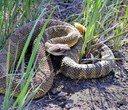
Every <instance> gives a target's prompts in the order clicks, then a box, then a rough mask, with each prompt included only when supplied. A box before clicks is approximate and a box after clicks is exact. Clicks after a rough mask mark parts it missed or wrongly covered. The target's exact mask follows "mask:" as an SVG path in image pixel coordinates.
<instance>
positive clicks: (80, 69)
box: [0, 19, 114, 98]
mask: <svg viewBox="0 0 128 110" xmlns="http://www.w3.org/2000/svg"><path fill="white" fill-rule="evenodd" d="M45 21H46V20H44V19H42V20H39V21H38V23H37V25H36V28H35V30H34V33H33V36H32V39H31V42H33V41H34V40H35V39H36V38H37V36H38V34H39V33H40V31H41V29H42V27H43V25H44V23H45ZM34 24H35V21H31V22H29V23H26V24H24V25H23V26H21V27H19V28H17V29H15V31H14V32H13V33H12V34H11V35H10V37H9V38H8V39H7V41H6V43H5V45H4V47H3V49H2V51H1V53H0V93H2V94H5V91H6V86H7V85H6V77H7V76H6V72H7V69H6V61H7V60H6V59H7V53H8V46H9V45H10V50H11V51H10V62H9V70H10V69H11V65H13V63H14V61H15V60H18V59H19V57H20V55H21V52H22V50H23V47H24V45H25V42H26V40H27V38H28V35H29V33H30V31H31V29H32V27H33V26H34ZM46 41H47V42H46ZM34 42H36V40H35V41H34ZM58 44H60V47H61V46H64V48H66V47H67V44H68V46H69V48H68V47H67V50H68V51H66V54H65V55H64V57H63V59H62V63H61V68H60V71H61V73H63V74H64V75H66V76H68V77H70V78H72V79H90V78H99V77H101V76H105V75H107V74H108V73H109V72H110V71H111V70H112V68H113V66H114V61H113V60H111V61H110V60H109V61H108V60H105V61H100V62H97V63H95V64H78V62H79V56H80V50H81V48H82V44H83V40H82V38H81V34H80V32H79V31H78V30H77V29H76V28H75V27H73V26H72V25H70V24H68V23H66V22H62V21H59V20H50V21H49V22H48V24H47V27H46V29H45V33H44V35H43V37H42V40H41V42H40V44H39V47H38V50H37V56H38V59H37V66H38V71H36V74H35V76H34V77H33V78H32V80H31V82H30V85H29V89H31V88H33V87H38V86H39V89H38V92H37V93H36V94H35V97H34V98H40V97H42V96H43V95H45V94H46V93H47V92H48V90H49V89H50V88H51V86H52V83H53V79H54V76H55V74H54V72H53V71H54V69H53V65H52V63H51V60H50V58H48V59H47V60H46V61H44V62H43V63H42V58H43V57H46V55H47V53H46V52H45V49H46V51H48V52H49V53H51V54H52V53H57V51H62V52H63V49H62V50H61V48H59V49H58V48H57V49H55V50H56V51H55V52H54V51H51V50H52V49H53V48H56V47H57V46H58ZM17 45H18V52H17V57H16V59H15V54H16V48H17ZM44 45H45V46H44ZM44 48H45V49H44ZM70 48H71V49H70ZM101 49H102V52H101V55H102V58H114V55H113V53H112V51H111V50H110V48H108V47H107V46H106V45H105V44H103V45H102V46H101ZM69 50H70V51H69ZM61 54H62V53H59V55H61ZM55 55H56V54H55ZM20 79H21V76H20V75H17V74H15V77H14V80H13V82H12V83H13V85H12V90H14V88H15V87H16V86H17V84H18V82H19V81H20ZM20 91H21V90H20V86H18V87H17V89H16V92H15V94H13V95H14V96H15V97H17V96H18V94H19V93H20Z"/></svg>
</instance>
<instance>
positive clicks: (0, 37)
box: [0, 0, 51, 110]
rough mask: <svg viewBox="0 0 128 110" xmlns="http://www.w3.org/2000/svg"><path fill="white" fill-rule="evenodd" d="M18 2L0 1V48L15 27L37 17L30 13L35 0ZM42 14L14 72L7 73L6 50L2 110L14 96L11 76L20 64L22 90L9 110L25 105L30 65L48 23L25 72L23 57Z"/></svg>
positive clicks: (7, 106)
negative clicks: (4, 89)
mask: <svg viewBox="0 0 128 110" xmlns="http://www.w3.org/2000/svg"><path fill="white" fill-rule="evenodd" d="M20 1H21V0H20ZM20 1H19V0H12V1H10V0H7V1H2V0H1V1H0V3H1V4H0V5H1V6H0V26H1V27H0V44H1V45H0V46H2V45H3V43H4V42H5V40H6V38H8V37H9V35H10V33H11V32H13V31H14V28H15V27H16V26H17V25H21V24H23V23H24V22H26V21H27V20H31V19H34V18H35V17H37V15H38V13H35V12H33V11H32V12H31V10H34V8H36V0H34V1H32V0H26V1H24V0H23V2H22V3H23V4H20V5H19V3H20ZM42 2H43V1H42ZM44 10H45V9H44ZM43 14H44V11H42V12H41V14H40V16H39V17H38V19H37V21H36V23H35V25H34V27H33V29H32V31H31V32H30V34H29V36H28V39H27V41H26V44H25V46H24V49H23V51H22V54H21V56H20V59H19V61H18V64H17V67H16V70H15V71H14V67H13V68H12V70H11V71H10V72H9V59H10V46H9V48H8V55H7V70H8V71H7V73H6V82H7V83H6V87H7V88H6V93H5V98H4V102H3V104H2V110H7V109H9V107H10V106H11V105H10V104H11V103H12V98H13V97H11V94H15V92H16V91H15V90H16V89H15V90H14V91H13V93H11V92H12V89H11V87H12V82H13V79H14V78H15V76H14V75H13V74H15V73H16V71H17V70H18V68H19V66H20V65H21V63H22V73H23V76H22V78H21V81H20V82H19V85H22V90H21V93H20V94H19V96H18V97H17V99H16V101H15V102H14V103H13V105H12V108H10V109H11V110H13V109H14V108H15V107H16V106H17V109H18V110H21V109H23V106H24V104H26V103H25V101H26V93H27V90H28V86H29V83H30V80H31V79H32V77H33V75H34V71H33V68H34V67H32V64H33V61H34V58H35V54H36V50H37V47H38V45H39V42H40V39H41V37H42V35H43V32H44V29H45V27H46V25H47V23H48V21H47V22H46V23H45V24H44V27H43V28H42V30H41V33H40V34H39V37H38V39H37V43H36V44H35V47H34V49H33V52H32V55H31V57H30V61H29V64H28V67H27V70H26V71H24V67H23V66H24V56H25V53H26V50H27V47H28V44H29V42H30V39H31V36H32V34H33V32H34V29H35V26H36V24H37V22H38V20H39V19H40V18H41V17H42V15H43ZM50 17H51V15H50V16H49V18H50ZM49 18H48V20H49ZM15 57H16V56H15ZM14 62H15V61H14ZM24 72H25V74H24ZM10 76H11V78H10ZM24 77H26V83H25V84H24V81H22V80H23V79H24ZM23 85H24V86H23ZM17 86H18V85H17ZM37 89H38V88H37ZM37 89H36V91H37ZM36 91H35V92H36ZM34 94H35V93H34ZM32 95H33V94H32ZM33 97H34V95H33ZM31 99H32V98H31ZM31 99H30V100H31ZM30 100H29V101H30ZM29 101H28V102H29Z"/></svg>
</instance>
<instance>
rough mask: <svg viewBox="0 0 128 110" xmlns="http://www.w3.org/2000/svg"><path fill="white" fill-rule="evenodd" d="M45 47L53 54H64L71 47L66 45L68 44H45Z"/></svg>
mask: <svg viewBox="0 0 128 110" xmlns="http://www.w3.org/2000/svg"><path fill="white" fill-rule="evenodd" d="M45 47H46V51H47V52H48V53H50V54H52V55H55V56H59V55H66V54H67V51H69V50H70V49H71V48H70V47H69V46H68V44H51V45H47V44H45Z"/></svg>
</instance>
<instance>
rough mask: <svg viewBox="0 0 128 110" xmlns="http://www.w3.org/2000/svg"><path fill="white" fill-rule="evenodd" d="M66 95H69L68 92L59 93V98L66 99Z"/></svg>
mask: <svg viewBox="0 0 128 110" xmlns="http://www.w3.org/2000/svg"><path fill="white" fill-rule="evenodd" d="M66 95H67V93H66V92H60V93H58V96H59V97H64V96H66Z"/></svg>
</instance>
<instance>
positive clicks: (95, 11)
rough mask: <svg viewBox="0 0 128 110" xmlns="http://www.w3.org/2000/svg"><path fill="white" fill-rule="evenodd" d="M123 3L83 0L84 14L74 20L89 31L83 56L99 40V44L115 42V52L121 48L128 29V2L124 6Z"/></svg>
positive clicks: (121, 1)
mask: <svg viewBox="0 0 128 110" xmlns="http://www.w3.org/2000/svg"><path fill="white" fill-rule="evenodd" d="M123 2H124V1H123V0H112V1H109V0H83V6H82V13H80V16H79V19H78V18H76V19H75V20H74V21H75V22H80V23H81V24H83V25H84V26H85V27H86V29H87V30H86V32H85V35H84V44H83V47H82V51H81V56H82V55H83V54H84V53H85V51H87V50H88V49H89V48H90V47H92V45H93V44H92V42H93V41H94V40H95V39H97V38H99V40H100V41H99V42H107V41H110V40H111V41H113V49H114V50H118V49H119V48H120V47H121V40H122V39H123V38H124V37H125V36H126V35H127V32H126V31H125V30H126V29H127V28H128V25H127V20H128V2H125V3H124V5H122V3H123ZM122 8H123V9H124V10H123V11H124V12H122ZM121 13H123V14H124V15H121ZM122 35H123V36H122ZM111 43H112V42H111Z"/></svg>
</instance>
